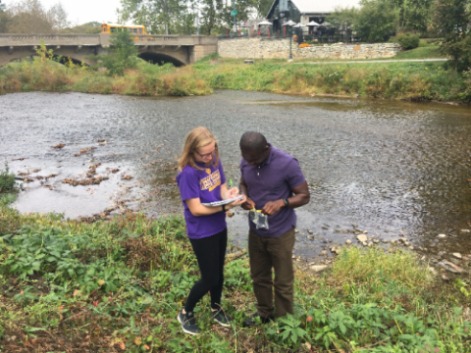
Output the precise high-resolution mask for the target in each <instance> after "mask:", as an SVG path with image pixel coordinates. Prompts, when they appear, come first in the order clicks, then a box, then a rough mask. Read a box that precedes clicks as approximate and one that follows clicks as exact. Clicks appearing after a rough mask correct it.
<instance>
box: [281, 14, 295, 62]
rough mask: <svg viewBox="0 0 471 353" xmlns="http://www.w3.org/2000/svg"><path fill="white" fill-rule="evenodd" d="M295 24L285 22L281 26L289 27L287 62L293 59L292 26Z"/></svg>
mask: <svg viewBox="0 0 471 353" xmlns="http://www.w3.org/2000/svg"><path fill="white" fill-rule="evenodd" d="M295 24H296V22H294V21H292V20H289V21H288V22H285V23H284V24H283V26H289V60H292V59H293V26H294V25H295Z"/></svg>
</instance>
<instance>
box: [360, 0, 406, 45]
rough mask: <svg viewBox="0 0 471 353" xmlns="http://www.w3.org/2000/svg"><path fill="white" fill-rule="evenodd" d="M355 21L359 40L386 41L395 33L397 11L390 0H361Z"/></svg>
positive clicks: (370, 41)
mask: <svg viewBox="0 0 471 353" xmlns="http://www.w3.org/2000/svg"><path fill="white" fill-rule="evenodd" d="M360 4H361V5H362V7H361V9H360V10H359V13H358V16H357V17H356V22H355V23H354V27H355V30H356V32H357V36H358V37H359V38H360V40H361V41H364V42H369V43H374V42H385V41H388V40H389V38H390V37H392V36H393V35H394V34H395V33H396V28H397V23H398V17H399V11H398V9H397V8H396V7H395V6H394V3H393V2H391V1H390V0H362V1H361V2H360Z"/></svg>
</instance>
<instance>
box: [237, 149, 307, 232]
mask: <svg viewBox="0 0 471 353" xmlns="http://www.w3.org/2000/svg"><path fill="white" fill-rule="evenodd" d="M240 171H241V175H242V178H243V180H244V182H245V184H246V185H247V196H248V197H249V198H251V199H252V200H253V201H254V202H255V205H256V208H257V210H261V209H262V208H263V206H264V205H265V204H266V203H267V202H268V201H275V200H279V199H285V198H288V197H290V196H291V195H292V191H291V190H292V189H293V188H295V187H296V186H299V185H300V184H302V183H303V182H304V181H305V180H306V179H305V178H304V175H303V173H302V171H301V168H300V166H299V163H298V160H297V159H295V158H294V157H292V156H290V155H289V154H287V153H286V152H283V151H281V150H279V149H277V148H275V147H271V149H270V154H269V156H268V158H267V159H266V160H265V161H264V162H263V163H262V164H261V165H252V164H249V163H247V162H246V161H245V160H244V159H242V161H241V163H240ZM249 225H250V229H251V230H252V231H254V232H255V233H256V234H258V235H259V236H264V237H277V236H280V235H283V234H285V233H286V232H288V231H289V230H291V229H292V228H293V227H295V226H296V214H295V212H294V209H292V208H289V207H283V208H282V209H281V210H280V211H279V212H277V213H276V214H274V215H271V216H268V228H269V229H256V227H255V224H253V222H251V221H250V220H249Z"/></svg>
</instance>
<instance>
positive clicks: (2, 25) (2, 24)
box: [0, 0, 8, 33]
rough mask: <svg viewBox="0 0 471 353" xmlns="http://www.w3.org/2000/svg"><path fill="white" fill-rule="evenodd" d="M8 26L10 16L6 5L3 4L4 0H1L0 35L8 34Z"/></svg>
mask: <svg viewBox="0 0 471 353" xmlns="http://www.w3.org/2000/svg"><path fill="white" fill-rule="evenodd" d="M7 26H8V15H7V13H6V12H5V4H2V0H0V33H4V32H6V31H7Z"/></svg>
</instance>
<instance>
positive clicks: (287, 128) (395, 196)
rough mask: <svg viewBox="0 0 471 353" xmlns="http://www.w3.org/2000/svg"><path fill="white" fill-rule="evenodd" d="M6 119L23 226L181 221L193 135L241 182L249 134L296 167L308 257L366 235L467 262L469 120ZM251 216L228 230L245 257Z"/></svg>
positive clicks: (262, 96) (41, 100)
mask: <svg viewBox="0 0 471 353" xmlns="http://www.w3.org/2000/svg"><path fill="white" fill-rule="evenodd" d="M0 106H1V110H0V151H1V152H0V163H1V164H0V168H2V169H4V166H5V164H6V165H7V166H8V168H9V169H10V170H11V171H13V172H14V173H15V174H16V175H18V176H19V177H21V179H22V180H19V185H20V186H21V188H22V191H21V193H20V194H19V197H18V199H17V201H16V202H15V203H14V204H13V207H14V208H16V209H18V210H19V211H20V212H22V213H27V212H40V213H46V212H56V213H62V214H64V216H65V217H67V218H78V217H91V216H93V215H96V214H99V213H101V212H103V211H104V210H106V211H107V212H108V213H117V212H120V211H122V210H125V209H131V210H137V211H141V212H144V213H145V214H147V215H148V216H149V217H159V216H161V215H168V214H174V213H177V214H179V213H181V211H182V206H181V203H180V200H179V195H178V190H177V188H176V185H175V183H174V176H175V172H176V168H175V160H176V158H177V157H178V154H179V153H180V151H181V148H182V143H183V139H184V137H185V135H186V133H187V132H188V131H189V130H190V129H191V128H192V127H194V126H198V125H205V126H207V127H209V128H210V129H212V130H213V132H214V133H215V135H216V136H217V138H218V140H219V146H220V152H221V156H222V160H223V163H224V167H225V171H226V175H227V177H228V178H230V179H232V180H233V181H234V183H237V181H238V175H239V172H238V165H239V161H240V153H239V149H238V142H239V138H240V136H241V135H242V133H243V132H245V131H247V130H256V131H260V132H262V133H264V134H265V136H266V137H267V139H268V140H269V142H271V143H272V144H273V145H275V146H277V147H279V148H281V149H284V150H286V151H288V152H289V153H291V154H293V155H294V156H296V157H297V158H298V160H299V161H300V164H301V167H302V169H303V171H304V173H305V175H306V178H307V180H308V183H309V185H310V189H311V202H310V204H308V205H306V206H304V207H302V208H299V209H298V210H297V214H298V233H297V244H296V253H297V255H299V256H301V257H305V258H309V257H313V256H317V255H319V254H320V252H321V251H323V250H324V251H326V250H328V249H330V248H331V247H332V246H335V245H336V244H344V243H345V242H346V241H349V240H350V241H353V242H355V241H356V238H355V237H356V235H357V234H358V233H365V234H367V235H368V237H369V239H376V240H377V241H380V242H383V241H394V240H397V239H399V238H407V239H408V240H410V242H411V244H412V245H413V246H414V247H415V248H416V249H421V250H422V251H425V252H427V253H431V254H440V253H443V252H447V253H451V252H460V253H462V254H471V233H470V232H469V229H470V228H471V110H470V109H469V108H467V107H458V106H451V105H444V104H433V103H428V104H413V103H403V102H396V101H363V100H355V99H338V98H318V97H308V98H306V97H292V96H285V95H276V94H268V93H254V92H238V91H218V92H216V93H215V94H213V95H211V96H205V97H182V98H168V97H164V98H146V97H128V96H117V95H88V94H81V93H42V92H34V93H16V94H7V95H3V96H0ZM87 174H88V177H87ZM91 177H94V178H95V179H93V181H94V183H88V182H85V180H90V178H91ZM87 178H88V179H87ZM74 182H75V183H74ZM76 184H81V185H76ZM244 212H245V211H243V210H237V211H235V215H234V217H232V218H229V219H228V224H229V234H230V237H231V239H232V240H233V241H234V242H235V243H236V244H238V245H244V244H245V241H246V240H245V239H246V232H247V221H246V218H245V213H244ZM439 234H445V237H444V238H443V239H441V237H438V235H439Z"/></svg>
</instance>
